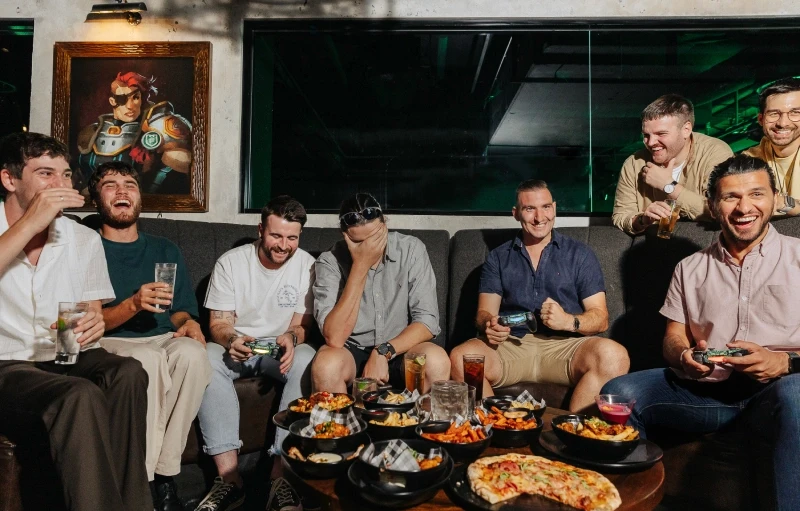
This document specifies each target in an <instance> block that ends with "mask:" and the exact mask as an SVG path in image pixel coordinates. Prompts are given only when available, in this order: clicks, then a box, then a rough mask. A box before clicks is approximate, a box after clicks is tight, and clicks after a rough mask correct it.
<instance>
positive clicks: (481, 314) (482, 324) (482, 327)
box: [475, 309, 494, 334]
mask: <svg viewBox="0 0 800 511" xmlns="http://www.w3.org/2000/svg"><path fill="white" fill-rule="evenodd" d="M493 317H494V314H492V313H491V312H489V311H487V310H483V309H478V313H477V314H476V315H475V327H476V328H477V329H478V331H479V332H480V333H482V334H483V333H486V323H488V322H489V321H491V320H492V318H493Z"/></svg>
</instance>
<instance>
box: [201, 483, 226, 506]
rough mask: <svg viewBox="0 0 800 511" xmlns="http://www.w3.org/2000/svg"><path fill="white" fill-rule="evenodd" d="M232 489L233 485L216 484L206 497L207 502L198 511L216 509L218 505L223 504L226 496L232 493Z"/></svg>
mask: <svg viewBox="0 0 800 511" xmlns="http://www.w3.org/2000/svg"><path fill="white" fill-rule="evenodd" d="M232 489H233V484H226V483H223V482H219V483H214V486H212V487H211V491H210V492H209V494H208V497H206V500H205V501H204V502H203V505H202V506H200V507H198V508H197V510H196V511H201V510H203V509H207V510H214V509H216V506H217V504H219V503H220V502H222V500H223V499H224V498H225V496H226V495H227V494H228V493H230V491H231V490H232Z"/></svg>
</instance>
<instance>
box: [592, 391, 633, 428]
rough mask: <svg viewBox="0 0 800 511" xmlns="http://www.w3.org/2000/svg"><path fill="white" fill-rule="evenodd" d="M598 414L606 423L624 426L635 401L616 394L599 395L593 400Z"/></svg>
mask: <svg viewBox="0 0 800 511" xmlns="http://www.w3.org/2000/svg"><path fill="white" fill-rule="evenodd" d="M594 400H595V402H596V403H597V408H599V409H600V414H601V415H602V416H603V418H604V419H605V420H607V421H608V422H614V423H616V424H625V423H626V422H628V417H630V415H631V412H632V411H633V405H635V404H636V400H635V399H632V398H627V397H625V396H620V395H617V394H600V395H599V396H597V397H595V398H594Z"/></svg>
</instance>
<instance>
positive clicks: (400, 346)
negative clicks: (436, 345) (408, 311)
mask: <svg viewBox="0 0 800 511" xmlns="http://www.w3.org/2000/svg"><path fill="white" fill-rule="evenodd" d="M431 339H433V334H432V333H431V331H430V330H428V327H426V326H425V325H423V324H422V323H411V324H410V325H408V326H407V327H405V328H404V329H403V331H402V332H400V334H399V335H398V336H397V337H395V338H394V339H390V340H389V341H388V342H390V343H391V344H392V346H393V347H394V349H395V351H397V353H405V352H406V351H409V350H410V349H412V348H413V347H414V346H416V345H417V344H419V343H421V342H425V341H430V340H431Z"/></svg>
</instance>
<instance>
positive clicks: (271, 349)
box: [244, 337, 283, 360]
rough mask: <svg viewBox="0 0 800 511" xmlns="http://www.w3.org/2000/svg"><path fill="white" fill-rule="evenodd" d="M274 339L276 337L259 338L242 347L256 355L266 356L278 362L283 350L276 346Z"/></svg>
mask: <svg viewBox="0 0 800 511" xmlns="http://www.w3.org/2000/svg"><path fill="white" fill-rule="evenodd" d="M276 339H277V337H261V338H258V339H256V340H255V341H250V342H246V343H244V345H245V346H247V347H248V348H250V349H251V350H252V352H253V353H255V354H256V355H266V356H268V357H270V358H273V359H275V360H278V359H280V358H281V353H282V352H283V349H282V348H281V347H280V346H279V345H278V343H277V342H276Z"/></svg>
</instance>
